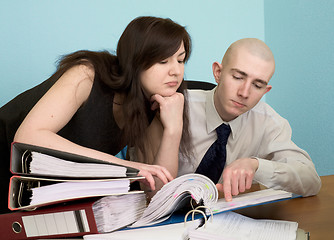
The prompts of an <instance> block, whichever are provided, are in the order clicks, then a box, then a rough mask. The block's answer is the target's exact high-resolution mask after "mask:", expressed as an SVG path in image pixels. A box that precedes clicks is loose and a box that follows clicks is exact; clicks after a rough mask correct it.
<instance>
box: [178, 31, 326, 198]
mask: <svg viewBox="0 0 334 240" xmlns="http://www.w3.org/2000/svg"><path fill="white" fill-rule="evenodd" d="M212 70H213V75H214V78H215V80H216V82H217V84H218V85H217V87H215V88H214V89H213V90H211V91H203V90H189V91H188V92H189V96H188V97H189V114H190V130H191V134H192V144H193V146H194V157H193V158H191V159H184V158H182V156H181V157H180V161H179V173H178V174H179V175H183V174H186V173H190V172H200V173H202V172H201V171H199V165H200V163H201V161H202V158H203V156H204V155H205V154H206V152H207V150H208V149H209V148H210V146H211V145H212V144H213V143H214V142H215V141H216V139H217V133H216V131H215V129H216V128H217V127H218V126H219V125H221V124H223V123H225V124H226V125H228V126H229V127H230V129H231V130H230V131H231V132H230V133H228V134H229V135H228V136H227V137H228V140H227V145H226V164H225V168H224V170H223V172H222V174H220V173H219V176H218V179H219V181H218V184H217V188H218V190H219V191H223V192H224V196H225V199H226V200H227V201H231V200H232V196H235V195H238V194H239V193H240V192H244V191H245V190H246V189H249V188H250V187H251V184H252V182H253V180H254V181H256V182H258V183H260V184H262V185H264V186H266V187H269V188H274V189H283V190H286V191H289V192H293V193H296V194H300V195H302V196H310V195H315V194H317V193H318V192H319V190H320V187H321V180H320V178H319V176H318V174H317V172H316V170H315V167H314V164H313V163H312V160H311V159H310V157H309V155H308V154H307V153H306V152H305V151H304V150H302V149H300V148H299V147H297V146H296V145H295V144H294V143H293V142H292V140H291V128H290V125H289V123H288V121H287V120H285V119H284V118H282V117H281V116H280V115H279V114H277V113H276V112H275V111H274V110H273V109H272V108H271V107H270V106H269V105H268V104H266V103H264V102H261V101H260V99H261V98H262V97H263V96H264V95H265V94H266V93H267V92H269V91H270V90H271V88H272V86H270V85H268V83H269V80H270V78H271V77H272V75H273V74H274V71H275V61H274V57H273V54H272V52H271V50H270V49H269V47H268V46H267V45H266V44H265V43H264V42H263V41H261V40H258V39H254V38H246V39H241V40H239V41H236V42H235V43H233V44H232V45H231V46H230V47H229V48H228V50H227V51H226V53H225V55H224V57H223V60H222V63H221V64H220V63H219V62H215V63H213V65H212ZM224 151H225V150H224ZM203 161H204V160H203ZM219 161H220V162H221V161H224V160H223V159H219V160H218V162H219ZM218 162H217V163H216V162H215V165H213V167H212V166H211V167H210V168H209V172H211V171H215V168H216V166H218V165H219V163H218ZM223 166H224V162H223ZM205 175H207V174H205Z"/></svg>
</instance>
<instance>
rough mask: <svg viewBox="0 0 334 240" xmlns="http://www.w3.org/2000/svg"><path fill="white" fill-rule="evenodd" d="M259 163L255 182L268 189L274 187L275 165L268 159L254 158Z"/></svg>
mask: <svg viewBox="0 0 334 240" xmlns="http://www.w3.org/2000/svg"><path fill="white" fill-rule="evenodd" d="M254 158H256V159H257V160H258V161H259V167H258V169H257V171H256V172H255V176H254V180H255V181H256V182H258V183H260V184H262V185H264V186H266V187H268V188H270V187H272V183H273V178H274V164H273V163H272V162H271V161H269V160H266V159H263V158H257V157H254Z"/></svg>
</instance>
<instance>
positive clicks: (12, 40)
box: [0, 0, 264, 106]
mask: <svg viewBox="0 0 334 240" xmlns="http://www.w3.org/2000/svg"><path fill="white" fill-rule="evenodd" d="M241 5H242V6H243V7H242V8H240V6H241ZM141 15H153V16H160V17H169V18H171V19H173V20H174V21H176V22H178V23H179V24H181V25H184V26H186V28H187V29H188V31H189V33H190V34H191V36H192V39H193V54H192V56H191V58H190V61H189V63H188V65H187V67H186V75H185V77H186V78H188V79H204V80H207V81H212V82H213V81H214V80H213V77H212V74H211V64H212V63H213V62H214V61H217V60H218V61H220V60H221V58H222V56H223V53H224V52H225V50H226V48H227V47H228V45H229V44H230V43H231V42H233V41H235V40H236V39H239V38H242V37H246V36H253V37H258V38H261V39H263V38H264V22H263V19H264V14H263V0H260V1H256V2H252V3H250V2H249V1H248V0H238V1H229V0H223V1H221V0H216V1H209V2H207V3H206V4H204V3H203V1H196V0H182V1H179V0H169V1H156V0H142V1H136V0H124V1H119V0H95V1H91V0H57V1H50V0H11V1H9V0H8V1H0V22H1V24H0V34H1V36H0V49H1V53H0V63H1V65H0V66H1V67H0V76H1V78H0V86H1V90H0V91H1V94H0V106H1V105H3V104H5V103H6V102H7V101H9V100H10V99H11V98H13V97H14V96H16V95H17V94H18V93H20V92H22V91H23V90H25V89H28V88H30V87H32V86H34V85H36V84H38V83H40V82H41V81H43V80H44V79H46V78H47V77H48V76H50V75H51V74H52V73H53V72H54V70H55V61H56V60H57V59H58V57H59V56H60V55H63V54H66V53H69V52H72V51H75V50H79V49H89V50H102V49H108V50H115V48H116V44H117V40H118V39H119V37H120V35H121V33H122V31H123V30H124V28H125V27H126V25H127V24H128V23H129V22H130V21H131V20H132V19H133V18H135V17H137V16H141Z"/></svg>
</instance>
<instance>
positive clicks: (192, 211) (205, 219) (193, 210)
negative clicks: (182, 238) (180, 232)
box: [184, 206, 213, 228]
mask: <svg viewBox="0 0 334 240" xmlns="http://www.w3.org/2000/svg"><path fill="white" fill-rule="evenodd" d="M200 208H205V209H208V210H209V211H210V215H209V217H210V222H212V219H213V213H212V211H211V208H209V207H207V206H198V207H196V208H195V209H192V210H190V211H188V212H187V214H186V215H185V216H184V226H186V224H187V219H188V216H189V214H190V213H191V215H192V216H191V221H194V220H195V219H194V217H195V213H200V214H202V215H203V219H204V224H203V225H202V226H203V227H204V228H205V226H206V223H207V221H208V218H207V215H206V213H205V212H204V211H201V210H198V209H200Z"/></svg>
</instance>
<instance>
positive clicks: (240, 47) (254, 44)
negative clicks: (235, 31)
mask: <svg viewBox="0 0 334 240" xmlns="http://www.w3.org/2000/svg"><path fill="white" fill-rule="evenodd" d="M239 51H246V52H248V53H250V54H251V55H254V56H256V57H259V58H260V59H262V60H264V61H266V62H272V63H273V65H274V69H275V59H274V55H273V53H272V51H271V50H270V48H269V47H268V46H267V45H266V44H265V43H264V42H263V41H261V40H259V39H257V38H243V39H240V40H238V41H236V42H234V43H232V44H231V45H230V47H229V48H228V49H227V51H226V53H225V55H224V57H223V61H222V65H223V66H224V65H225V66H226V65H227V64H228V62H229V61H230V59H231V58H232V57H233V56H235V55H236V54H237V52H239ZM272 74H274V70H273V73H272Z"/></svg>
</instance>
